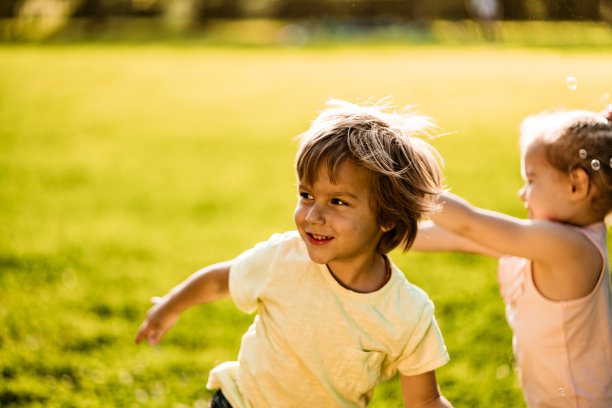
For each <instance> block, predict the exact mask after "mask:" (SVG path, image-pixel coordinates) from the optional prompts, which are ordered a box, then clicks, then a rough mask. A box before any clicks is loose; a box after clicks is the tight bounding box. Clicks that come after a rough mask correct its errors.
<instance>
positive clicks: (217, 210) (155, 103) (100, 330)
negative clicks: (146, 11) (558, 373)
mask: <svg viewBox="0 0 612 408" xmlns="http://www.w3.org/2000/svg"><path fill="white" fill-rule="evenodd" d="M610 72H612V55H610V53H609V52H608V53H605V52H601V51H588V50H574V51H564V50H560V49H558V50H550V49H549V50H547V49H521V48H507V47H506V48H494V47H490V46H486V45H484V46H479V47H464V48H451V47H444V46H435V47H427V46H420V47H409V46H401V45H395V46H388V47H378V48H377V47H371V46H370V47H367V48H360V47H359V46H356V45H353V46H351V47H331V48H320V49H315V48H304V49H282V48H273V47H272V48H265V47H264V48H253V49H240V48H223V47H197V46H168V45H140V46H139V45H119V44H115V45H109V44H107V45H100V44H98V45H91V44H73V45H47V46H42V45H41V46H35V45H4V46H0V373H1V377H0V405H1V406H6V407H10V406H31V407H38V406H40V407H42V406H44V407H129V408H135V407H174V408H182V407H197V408H199V407H205V406H207V402H208V400H209V399H210V395H211V394H210V393H209V392H208V391H206V390H205V389H204V384H205V380H206V378H207V374H208V371H209V370H210V369H211V368H212V367H214V366H215V365H216V364H217V363H219V362H221V361H225V360H229V359H235V357H236V354H237V351H238V348H239V342H240V337H241V335H242V333H243V332H244V331H245V330H246V328H247V327H248V325H249V324H250V322H251V321H252V318H253V316H251V315H245V314H242V313H240V312H238V311H237V310H236V309H235V308H234V306H233V305H232V303H231V301H230V300H225V301H221V302H218V303H215V304H210V305H206V306H202V307H199V308H195V309H193V310H190V311H188V312H187V313H185V314H184V316H183V317H182V318H181V321H180V322H179V323H178V325H177V326H176V327H175V328H174V329H173V330H172V331H171V332H170V333H169V334H168V336H167V337H166V338H165V340H164V341H163V342H162V344H161V345H160V346H157V347H149V346H136V345H134V344H133V337H134V334H135V331H136V329H137V327H138V325H139V324H140V322H141V320H142V318H143V317H144V313H145V311H146V310H147V309H148V306H149V303H148V299H149V298H150V297H151V296H153V295H162V294H164V293H165V292H166V291H167V290H168V289H169V288H171V287H172V286H173V285H175V284H177V283H178V282H180V281H182V280H183V279H184V278H185V277H187V276H188V275H189V274H191V273H192V272H193V271H195V270H197V269H199V268H200V267H202V266H205V265H207V264H209V263H212V262H216V261H221V260H226V259H229V258H231V257H234V256H235V255H237V254H238V253H240V252H242V251H243V250H245V249H247V248H249V247H251V246H252V245H253V244H254V243H256V242H258V241H261V240H265V239H267V238H268V237H269V236H270V235H271V234H272V233H273V232H277V231H284V230H289V229H292V228H293V225H292V212H293V208H294V204H295V200H296V198H295V197H296V191H295V185H294V183H295V181H294V174H293V170H292V163H293V156H294V154H295V151H296V144H295V143H294V141H293V140H292V137H293V136H294V135H296V134H297V133H299V132H301V131H303V130H305V129H306V128H307V127H308V126H309V121H310V120H312V119H313V118H314V117H315V115H316V111H317V110H319V109H321V108H323V106H324V103H325V101H326V100H327V99H329V98H331V97H334V98H341V99H346V100H349V101H358V100H366V99H368V98H371V97H374V98H380V97H384V96H388V95H392V100H393V102H394V103H396V104H398V105H407V104H416V105H418V107H417V109H418V110H419V111H421V112H423V113H425V114H427V115H430V116H433V117H434V118H435V119H436V121H437V123H438V125H439V126H440V129H439V130H438V133H440V134H442V133H446V135H444V136H441V137H438V138H435V139H433V140H432V143H433V144H434V145H435V146H436V147H437V148H438V149H439V150H440V152H441V153H442V155H443V156H444V158H445V172H446V175H447V183H448V184H449V185H450V186H452V190H453V191H454V192H456V193H459V194H461V195H463V196H465V197H466V198H468V199H470V200H471V201H472V202H474V203H475V204H478V205H482V206H486V207H490V208H492V209H496V210H500V211H504V212H508V213H510V214H513V215H516V216H523V215H524V210H523V208H522V203H521V202H520V201H519V200H518V198H517V194H516V191H517V190H518V189H519V187H520V186H521V181H520V175H519V162H518V151H517V148H516V145H517V143H516V139H517V127H518V125H519V123H520V121H521V120H522V119H523V118H524V117H525V116H526V115H528V114H531V113H536V112H539V111H542V110H545V109H550V108H562V107H565V108H588V109H593V110H600V109H601V108H602V107H603V105H604V103H610V102H611V100H610V96H609V93H610V92H612V79H611V77H610ZM568 77H575V78H576V79H577V87H576V88H575V89H571V88H572V87H568V86H567V82H566V81H567V78H568ZM392 258H393V260H394V262H395V263H396V264H398V265H399V266H400V267H401V268H402V269H403V270H404V271H405V273H406V275H407V277H408V278H409V280H411V281H412V282H414V283H416V284H418V285H419V286H421V287H422V288H423V289H425V290H426V291H427V292H428V293H429V294H430V296H431V298H432V299H433V301H434V303H435V304H436V314H437V318H438V321H439V324H440V326H441V329H442V331H443V334H444V337H445V340H446V343H447V346H448V348H449V351H450V355H451V362H450V363H449V364H447V365H446V366H445V367H443V368H441V369H440V370H438V379H439V382H440V384H441V387H442V391H443V393H444V394H445V395H446V396H447V398H448V399H449V400H451V401H452V402H453V403H454V404H455V406H457V407H506V408H507V407H521V406H522V405H523V402H522V396H521V392H520V389H519V388H518V382H517V376H516V373H515V371H514V370H513V367H512V366H513V359H512V351H511V333H510V330H509V329H508V327H507V325H506V322H505V319H504V310H503V303H502V301H501V299H500V297H499V295H498V287H497V284H496V278H495V261H494V260H492V259H487V258H480V257H475V256H469V255H462V254H419V253H409V254H401V253H399V252H394V253H393V254H392ZM371 406H372V407H399V406H401V397H400V393H399V386H398V384H397V382H396V380H392V381H390V382H389V383H386V384H383V385H382V386H380V387H379V388H378V389H377V391H376V393H375V397H374V400H373V401H372V403H371Z"/></svg>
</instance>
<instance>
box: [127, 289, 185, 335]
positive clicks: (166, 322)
mask: <svg viewBox="0 0 612 408" xmlns="http://www.w3.org/2000/svg"><path fill="white" fill-rule="evenodd" d="M151 303H153V306H152V307H151V308H150V309H149V311H148V312H147V316H146V317H145V320H144V322H143V323H142V324H141V325H140V328H139V329H138V333H136V344H140V343H141V342H142V340H143V339H144V338H146V339H147V342H148V343H149V344H151V345H156V344H158V343H159V342H160V341H161V339H162V338H163V337H164V335H165V334H166V332H167V331H168V330H170V328H171V327H172V326H174V324H175V323H176V322H177V321H178V319H179V316H180V313H173V312H171V311H170V310H168V309H169V308H168V307H167V306H168V305H167V303H166V302H165V301H164V299H163V298H160V297H157V296H156V297H153V298H151Z"/></svg>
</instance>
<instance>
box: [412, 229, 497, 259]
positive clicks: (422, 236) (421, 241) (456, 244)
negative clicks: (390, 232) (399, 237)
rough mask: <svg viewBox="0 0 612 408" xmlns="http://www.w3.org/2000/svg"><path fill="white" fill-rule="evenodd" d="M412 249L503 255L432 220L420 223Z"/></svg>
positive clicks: (493, 255)
mask: <svg viewBox="0 0 612 408" xmlns="http://www.w3.org/2000/svg"><path fill="white" fill-rule="evenodd" d="M411 249H412V250H415V251H456V252H468V253H472V254H478V255H486V256H491V257H493V258H499V257H500V256H501V255H502V254H500V253H498V252H495V251H493V250H491V249H490V248H488V247H486V246H484V245H481V244H479V243H477V242H474V241H472V240H471V239H469V238H467V237H465V236H463V235H459V234H456V233H454V232H452V231H449V230H447V229H446V228H443V227H441V226H440V225H438V224H435V223H434V222H433V221H431V220H427V221H421V222H420V223H419V232H418V234H417V236H416V239H415V240H414V242H413V244H412V247H411Z"/></svg>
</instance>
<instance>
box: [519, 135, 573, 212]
mask: <svg viewBox="0 0 612 408" xmlns="http://www.w3.org/2000/svg"><path fill="white" fill-rule="evenodd" d="M522 156H523V157H522V160H521V175H522V176H523V180H524V181H525V185H524V186H523V187H522V188H521V189H520V190H519V197H520V198H521V200H523V201H524V202H525V208H527V211H528V215H529V218H530V219H534V220H548V221H559V222H564V221H567V220H568V219H569V218H570V217H571V211H570V207H571V205H570V201H569V197H570V193H571V189H572V184H571V182H570V178H569V175H568V174H565V173H563V172H561V171H559V170H558V169H556V168H555V167H553V166H552V165H551V164H550V163H549V162H548V160H547V159H546V154H545V150H544V147H542V146H539V145H531V146H528V147H527V148H526V151H525V152H523V155H522Z"/></svg>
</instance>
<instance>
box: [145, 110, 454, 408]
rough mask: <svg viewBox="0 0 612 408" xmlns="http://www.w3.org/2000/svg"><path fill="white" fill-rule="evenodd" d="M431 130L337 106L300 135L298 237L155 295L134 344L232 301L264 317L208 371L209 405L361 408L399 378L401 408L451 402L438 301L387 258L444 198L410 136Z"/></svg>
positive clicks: (419, 120) (277, 238)
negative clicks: (441, 375) (443, 373)
mask: <svg viewBox="0 0 612 408" xmlns="http://www.w3.org/2000/svg"><path fill="white" fill-rule="evenodd" d="M426 124H428V121H427V120H426V118H423V117H421V116H414V115H412V116H403V115H400V114H388V113H384V112H383V110H381V109H378V108H375V107H368V108H366V107H359V106H356V105H352V104H348V103H342V102H338V101H335V102H334V101H332V106H331V107H330V108H329V109H328V110H326V111H323V112H322V113H321V114H320V116H319V117H318V118H317V120H315V121H314V122H313V124H312V126H311V128H310V129H309V130H308V131H307V132H305V133H304V134H303V135H302V140H301V146H300V149H299V151H298V154H297V160H296V170H297V178H298V190H299V198H298V203H297V208H296V210H295V214H294V219H295V224H296V227H297V231H293V232H287V233H284V234H275V235H273V236H272V237H271V238H270V239H269V240H268V241H266V242H262V243H259V244H257V245H256V246H255V247H254V248H252V249H250V250H248V251H246V252H244V253H243V254H241V255H239V256H238V257H237V258H235V259H233V260H231V261H229V262H224V263H220V264H216V265H212V266H210V267H208V268H204V269H202V270H200V271H198V272H196V273H195V274H193V275H192V276H191V277H189V278H188V279H187V280H186V281H185V282H183V283H182V284H180V285H178V286H177V287H175V288H174V289H172V290H171V291H170V292H169V293H168V294H167V295H166V296H164V297H163V298H154V300H153V303H154V306H153V307H152V308H151V309H150V310H149V312H148V313H147V316H146V319H145V321H144V323H143V324H142V325H141V327H140V328H139V330H138V333H137V335H136V343H140V342H141V341H142V340H143V339H147V340H148V341H149V343H151V344H156V343H158V342H159V341H160V340H161V338H162V337H163V335H164V334H165V333H166V332H167V331H168V329H170V328H171V327H172V325H174V324H175V323H176V321H177V319H178V318H179V315H180V313H181V312H182V311H184V310H185V309H187V308H188V307H191V306H194V305H196V304H201V303H206V302H210V301H213V300H216V299H220V298H223V297H228V296H231V298H232V299H233V301H234V303H235V304H236V306H237V307H238V308H239V309H240V310H242V311H245V312H248V313H250V312H252V311H254V310H255V309H257V311H258V314H257V316H256V317H255V320H254V322H253V324H252V325H251V327H250V328H249V329H248V331H247V333H246V334H245V335H244V336H243V338H242V345H241V347H240V352H239V354H238V361H236V362H227V363H223V364H221V365H220V366H218V367H216V368H214V369H213V370H212V371H211V373H210V376H209V380H208V385H207V387H208V388H209V389H218V388H219V389H220V391H218V392H217V393H216V394H215V395H214V396H213V401H212V405H211V406H213V407H228V406H231V407H234V408H246V407H256V408H265V407H283V408H285V407H365V406H366V405H367V404H368V401H369V400H370V398H371V396H372V393H373V389H374V387H375V386H376V385H377V384H379V383H381V382H383V381H385V380H387V379H389V378H391V377H392V376H393V375H394V374H395V373H396V372H398V371H399V375H400V384H401V389H402V395H403V399H404V403H405V405H406V406H407V407H408V406H419V407H450V404H449V403H448V402H447V401H446V400H445V399H444V398H443V397H442V396H441V395H440V392H439V389H438V385H437V382H436V378H435V369H436V368H438V367H440V366H441V365H443V364H445V363H446V362H447V361H448V353H447V351H446V347H445V346H444V342H443V340H442V336H441V334H440V331H439V329H438V326H437V323H436V320H435V318H434V315H433V304H432V303H431V301H430V300H429V299H428V297H427V295H426V294H425V293H424V292H423V291H422V290H420V289H419V288H417V287H415V286H414V285H412V284H410V283H408V282H407V281H406V278H405V277H404V275H403V274H402V272H401V271H400V270H399V269H397V267H395V266H394V265H393V263H392V262H391V261H390V260H389V258H388V257H387V256H386V253H387V252H389V251H390V250H392V249H393V248H395V247H396V246H397V245H398V244H399V243H401V242H403V241H404V242H408V243H411V242H412V241H413V240H414V237H415V235H416V233H417V228H418V224H417V223H418V220H419V219H420V218H421V216H422V214H424V213H425V212H426V211H428V210H430V209H431V208H432V205H433V204H434V200H433V198H434V197H435V195H437V194H438V193H439V192H440V169H439V167H438V164H437V162H436V155H435V151H434V150H433V148H432V147H431V146H430V145H428V144H427V143H426V142H424V141H422V140H421V139H417V138H415V137H412V136H411V135H412V134H413V133H417V132H418V131H422V130H423V128H424V125H426ZM408 247H409V245H406V249H407V248H408Z"/></svg>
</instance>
